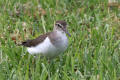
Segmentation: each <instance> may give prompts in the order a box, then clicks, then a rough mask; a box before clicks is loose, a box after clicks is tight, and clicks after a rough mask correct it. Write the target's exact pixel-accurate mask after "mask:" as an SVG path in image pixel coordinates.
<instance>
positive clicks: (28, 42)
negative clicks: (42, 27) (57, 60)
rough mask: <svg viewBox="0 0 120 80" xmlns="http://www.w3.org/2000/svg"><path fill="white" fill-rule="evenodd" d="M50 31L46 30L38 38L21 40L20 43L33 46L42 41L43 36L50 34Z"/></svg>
mask: <svg viewBox="0 0 120 80" xmlns="http://www.w3.org/2000/svg"><path fill="white" fill-rule="evenodd" d="M50 33H51V32H48V33H46V34H44V35H40V36H39V37H38V38H36V39H33V40H27V41H24V42H22V44H21V45H23V46H26V47H34V46H37V45H38V44H39V43H41V42H43V41H44V40H45V38H46V37H47V36H48V35H49V34H50Z"/></svg>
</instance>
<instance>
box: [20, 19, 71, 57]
mask: <svg viewBox="0 0 120 80" xmlns="http://www.w3.org/2000/svg"><path fill="white" fill-rule="evenodd" d="M66 34H67V35H68V36H71V35H70V33H69V32H68V29H67V22H66V21H64V20H59V21H56V22H55V24H54V27H53V31H51V32H47V33H45V34H42V35H40V36H39V37H37V38H36V39H33V40H26V41H24V42H22V43H21V44H20V45H22V46H24V47H27V51H28V53H30V54H32V55H33V54H35V55H36V54H40V55H42V56H44V57H47V58H49V59H53V58H55V57H57V56H58V55H59V54H61V53H63V52H64V51H65V50H66V49H67V47H68V37H67V35H66Z"/></svg>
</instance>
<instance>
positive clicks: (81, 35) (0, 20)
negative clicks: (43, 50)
mask: <svg viewBox="0 0 120 80" xmlns="http://www.w3.org/2000/svg"><path fill="white" fill-rule="evenodd" d="M56 20H66V21H67V23H68V25H69V27H68V28H69V32H70V33H71V34H72V37H69V47H68V49H67V50H66V51H65V52H64V53H63V54H61V55H59V56H58V57H56V58H55V59H54V60H53V61H51V63H48V61H47V60H46V59H40V56H38V57H37V58H34V56H32V55H30V54H28V52H26V48H25V47H20V46H17V45H16V44H15V43H20V42H21V41H24V40H27V39H33V38H35V37H37V36H39V35H40V34H43V33H45V32H49V31H52V28H53V24H54V22H55V21H56ZM0 79H1V80H29V79H31V80H61V79H62V80H119V79H120V9H119V8H117V7H111V8H110V7H108V1H107V0H31V1H30V0H0Z"/></svg>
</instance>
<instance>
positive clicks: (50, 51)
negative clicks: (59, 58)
mask: <svg viewBox="0 0 120 80" xmlns="http://www.w3.org/2000/svg"><path fill="white" fill-rule="evenodd" d="M27 51H28V52H29V53H30V54H42V55H43V56H46V57H54V56H55V55H57V54H58V53H59V52H58V51H57V48H56V47H55V46H54V45H53V44H52V43H51V42H50V40H49V38H48V37H47V38H46V39H45V41H43V42H42V43H40V44H38V45H37V46H35V47H28V48H27Z"/></svg>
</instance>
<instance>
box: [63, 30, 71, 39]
mask: <svg viewBox="0 0 120 80" xmlns="http://www.w3.org/2000/svg"><path fill="white" fill-rule="evenodd" d="M64 31H65V33H66V34H67V35H68V36H70V37H71V34H70V33H69V32H68V30H67V29H64Z"/></svg>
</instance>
